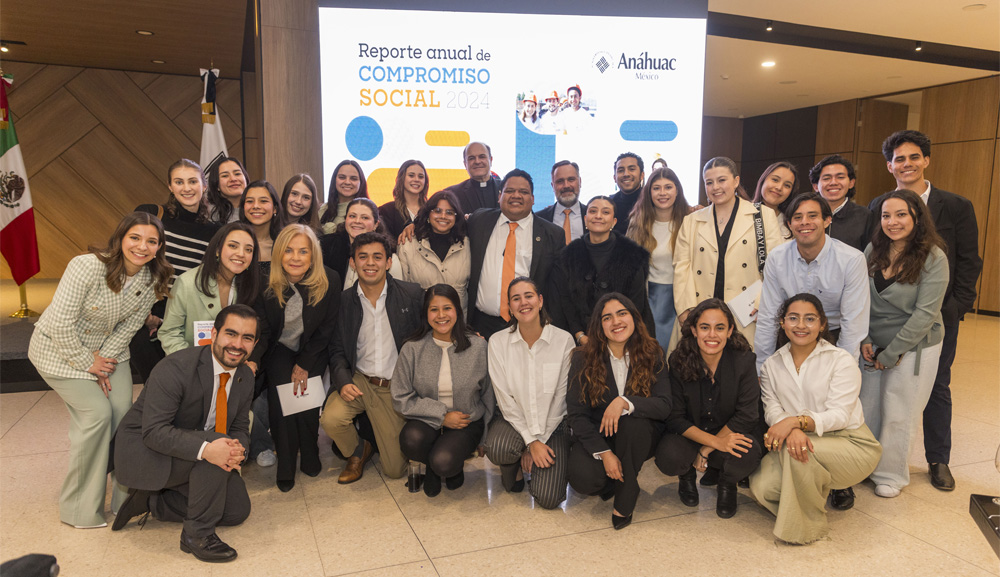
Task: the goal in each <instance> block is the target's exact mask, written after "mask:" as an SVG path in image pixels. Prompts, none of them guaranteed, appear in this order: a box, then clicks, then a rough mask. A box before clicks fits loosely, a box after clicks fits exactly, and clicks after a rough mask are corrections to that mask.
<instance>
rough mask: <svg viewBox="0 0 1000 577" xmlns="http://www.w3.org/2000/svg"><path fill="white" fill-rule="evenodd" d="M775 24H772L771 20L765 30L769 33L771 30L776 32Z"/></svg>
mask: <svg viewBox="0 0 1000 577" xmlns="http://www.w3.org/2000/svg"><path fill="white" fill-rule="evenodd" d="M773 24H774V23H773V22H771V21H770V20H768V21H767V26H766V27H765V28H764V30H767V31H768V32H770V31H771V30H774V25H773Z"/></svg>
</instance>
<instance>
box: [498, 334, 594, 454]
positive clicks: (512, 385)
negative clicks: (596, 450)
mask: <svg viewBox="0 0 1000 577" xmlns="http://www.w3.org/2000/svg"><path fill="white" fill-rule="evenodd" d="M574 345H575V343H574V342H573V337H572V335H570V334H569V333H568V332H566V331H564V330H562V329H560V328H558V327H556V326H554V325H553V324H552V323H549V324H547V325H545V327H543V328H542V335H541V336H540V337H539V338H538V340H537V341H535V344H534V345H532V346H531V347H528V343H526V342H525V341H524V339H523V338H521V332H520V331H518V330H517V329H515V330H514V331H513V332H511V331H510V329H504V330H502V331H500V332H498V333H495V334H494V335H493V336H492V337H490V343H489V370H490V380H491V381H492V382H493V391H494V392H495V393H496V398H497V405H498V406H499V407H500V412H501V413H502V414H503V418H504V419H506V420H507V422H508V423H510V424H511V426H512V427H514V430H515V431H517V432H518V433H519V434H520V435H521V438H522V439H524V444H525V445H529V444H531V443H532V442H534V441H541V442H543V443H546V442H548V440H549V437H550V436H552V433H553V432H554V431H555V430H556V428H557V427H558V426H559V423H561V422H562V420H563V418H564V417H565V416H566V389H567V386H568V383H569V361H570V353H571V352H572V351H573V347H574Z"/></svg>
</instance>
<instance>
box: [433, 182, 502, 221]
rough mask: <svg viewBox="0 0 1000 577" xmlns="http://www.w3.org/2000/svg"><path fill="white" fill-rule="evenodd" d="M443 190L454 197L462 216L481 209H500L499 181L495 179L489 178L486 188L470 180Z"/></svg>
mask: <svg viewBox="0 0 1000 577" xmlns="http://www.w3.org/2000/svg"><path fill="white" fill-rule="evenodd" d="M445 190H447V191H449V192H451V193H452V194H454V195H455V198H457V199H458V204H459V205H460V207H461V209H462V213H464V214H472V213H474V212H476V211H477V210H479V209H481V208H500V181H499V180H497V179H496V178H491V179H490V180H489V184H487V186H479V182H477V181H475V180H472V179H471V178H470V179H468V180H463V181H462V182H460V183H458V184H453V185H451V186H449V187H448V188H446V189H445Z"/></svg>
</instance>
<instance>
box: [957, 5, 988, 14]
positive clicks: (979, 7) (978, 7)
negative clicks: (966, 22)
mask: <svg viewBox="0 0 1000 577" xmlns="http://www.w3.org/2000/svg"><path fill="white" fill-rule="evenodd" d="M985 8H986V4H969V5H968V6H962V10H965V11H966V12H974V11H976V10H983V9H985Z"/></svg>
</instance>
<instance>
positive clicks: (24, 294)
mask: <svg viewBox="0 0 1000 577" xmlns="http://www.w3.org/2000/svg"><path fill="white" fill-rule="evenodd" d="M25 284H27V283H25ZM17 292H19V293H20V294H21V308H19V309H17V310H16V311H14V312H12V313H10V318H12V319H27V318H31V317H37V316H39V315H38V313H36V312H35V311H33V310H31V309H29V308H28V289H26V288H25V287H24V285H23V284H22V285H21V286H19V287H17Z"/></svg>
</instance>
